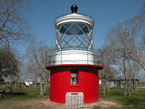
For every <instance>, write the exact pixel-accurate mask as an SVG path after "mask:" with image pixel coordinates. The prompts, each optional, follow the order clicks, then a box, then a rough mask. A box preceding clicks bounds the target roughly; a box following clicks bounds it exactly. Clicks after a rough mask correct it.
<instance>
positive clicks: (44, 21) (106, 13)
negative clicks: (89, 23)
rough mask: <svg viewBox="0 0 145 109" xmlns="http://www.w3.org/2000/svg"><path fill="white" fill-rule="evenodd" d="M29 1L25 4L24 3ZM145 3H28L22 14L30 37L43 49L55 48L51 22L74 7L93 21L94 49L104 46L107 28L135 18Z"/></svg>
mask: <svg viewBox="0 0 145 109" xmlns="http://www.w3.org/2000/svg"><path fill="white" fill-rule="evenodd" d="M27 1H28V0H27ZM144 2H145V0H30V4H31V5H30V9H29V10H24V11H22V14H23V16H24V17H25V18H26V19H28V23H29V25H30V26H31V29H32V31H31V32H32V34H34V36H35V38H36V39H37V40H38V41H44V44H45V45H48V46H51V45H53V46H55V39H56V30H55V26H54V19H55V18H56V17H58V16H59V15H62V14H67V13H68V14H70V13H71V10H70V7H71V6H72V5H73V4H76V5H77V6H78V11H77V12H78V13H83V14H87V15H90V16H92V17H93V18H94V19H95V25H94V28H93V40H94V43H93V48H95V49H97V48H100V47H101V46H103V44H104V43H105V38H104V36H105V34H106V33H107V31H108V29H109V28H110V27H113V26H115V25H116V24H117V23H119V22H123V21H124V20H128V19H130V18H132V17H133V16H135V15H137V12H138V10H139V9H140V8H141V7H142V6H143V3H144ZM15 48H17V49H18V51H19V53H20V54H22V55H26V46H22V45H19V46H18V45H16V46H15Z"/></svg>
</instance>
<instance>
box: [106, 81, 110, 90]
mask: <svg viewBox="0 0 145 109" xmlns="http://www.w3.org/2000/svg"><path fill="white" fill-rule="evenodd" d="M107 86H108V92H110V90H109V82H108V81H107Z"/></svg>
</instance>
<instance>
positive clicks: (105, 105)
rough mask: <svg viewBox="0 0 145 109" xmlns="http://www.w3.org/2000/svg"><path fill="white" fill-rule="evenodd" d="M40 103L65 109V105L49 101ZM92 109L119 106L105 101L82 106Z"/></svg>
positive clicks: (54, 108)
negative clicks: (94, 108)
mask: <svg viewBox="0 0 145 109" xmlns="http://www.w3.org/2000/svg"><path fill="white" fill-rule="evenodd" d="M42 103H43V104H45V105H47V106H49V107H50V108H52V109H66V108H65V104H59V103H54V102H51V101H50V100H46V101H42ZM93 107H102V108H105V107H106V108H107V107H121V105H119V104H117V103H115V102H112V101H107V100H100V101H99V102H96V103H89V104H85V105H84V109H91V108H93Z"/></svg>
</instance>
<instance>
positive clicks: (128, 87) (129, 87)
mask: <svg viewBox="0 0 145 109" xmlns="http://www.w3.org/2000/svg"><path fill="white" fill-rule="evenodd" d="M128 93H129V96H131V93H130V82H129V83H128Z"/></svg>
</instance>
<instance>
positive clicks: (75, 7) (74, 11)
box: [71, 4, 78, 13]
mask: <svg viewBox="0 0 145 109" xmlns="http://www.w3.org/2000/svg"><path fill="white" fill-rule="evenodd" d="M77 10H78V7H77V5H75V4H74V5H72V6H71V11H72V13H77Z"/></svg>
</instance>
